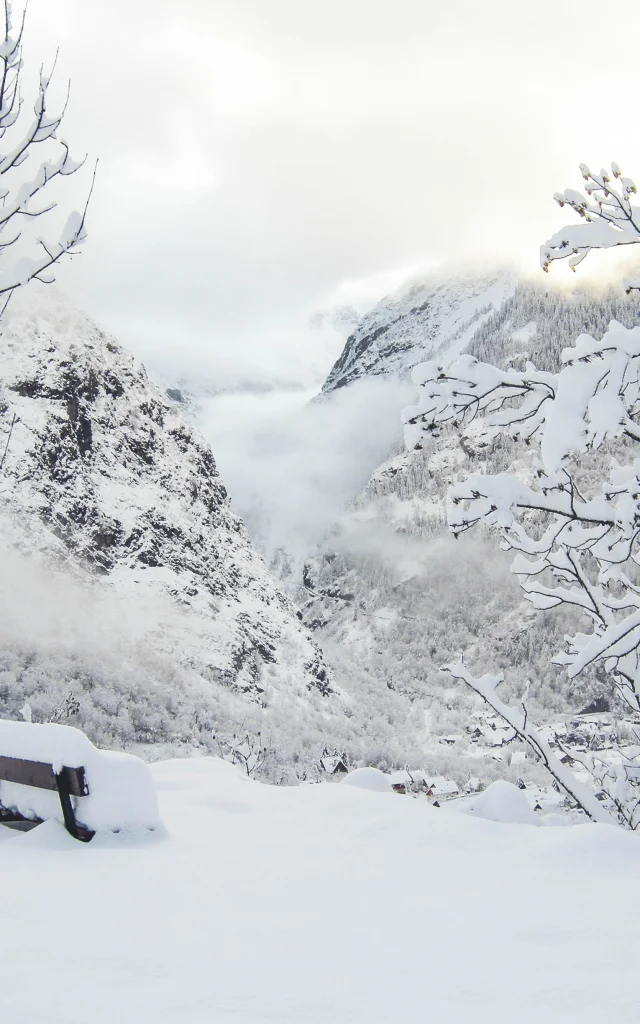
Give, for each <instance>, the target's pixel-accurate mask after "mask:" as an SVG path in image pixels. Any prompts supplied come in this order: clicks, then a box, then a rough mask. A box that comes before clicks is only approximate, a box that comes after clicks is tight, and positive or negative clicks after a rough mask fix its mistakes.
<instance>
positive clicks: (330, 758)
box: [320, 754, 349, 775]
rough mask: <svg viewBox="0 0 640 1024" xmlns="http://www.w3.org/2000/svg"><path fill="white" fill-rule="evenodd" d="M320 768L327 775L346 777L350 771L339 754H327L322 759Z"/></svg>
mask: <svg viewBox="0 0 640 1024" xmlns="http://www.w3.org/2000/svg"><path fill="white" fill-rule="evenodd" d="M320 767H321V768H322V771H323V772H326V774H327V775H346V774H347V772H348V771H349V769H348V768H347V765H346V764H345V760H344V758H343V757H340V755H339V754H325V755H323V757H321V758H320Z"/></svg>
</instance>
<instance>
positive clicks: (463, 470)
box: [298, 276, 640, 782]
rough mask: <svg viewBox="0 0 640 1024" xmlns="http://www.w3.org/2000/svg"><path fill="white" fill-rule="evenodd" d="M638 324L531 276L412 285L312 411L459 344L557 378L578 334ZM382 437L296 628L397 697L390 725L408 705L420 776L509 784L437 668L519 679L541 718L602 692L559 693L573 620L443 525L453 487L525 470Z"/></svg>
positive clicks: (372, 685) (384, 309) (482, 455)
mask: <svg viewBox="0 0 640 1024" xmlns="http://www.w3.org/2000/svg"><path fill="white" fill-rule="evenodd" d="M448 302H450V303H451V307H450V309H449V312H447V309H448V307H447V303H448ZM639 313H640V307H639V305H638V301H637V299H633V298H632V297H631V298H630V297H627V296H625V295H624V293H623V292H622V290H619V291H615V290H613V289H611V290H608V291H604V292H603V291H599V292H595V291H593V290H589V289H588V288H576V289H573V290H571V291H561V290H559V289H557V288H553V287H550V286H549V283H548V279H546V278H544V277H542V276H541V279H540V280H539V281H529V280H516V279H515V277H513V276H512V277H508V276H497V277H495V278H493V277H490V278H481V279H477V280H475V281H473V280H472V281H469V280H467V281H466V282H465V283H464V284H463V279H461V278H456V279H455V280H453V281H451V282H448V283H446V282H445V283H439V284H437V286H434V285H433V284H431V283H429V282H426V283H424V284H423V285H421V286H418V285H416V284H415V283H412V284H411V285H410V286H409V287H408V288H407V289H404V290H402V289H401V291H400V292H399V293H398V294H397V295H396V296H394V297H392V298H390V299H387V300H385V301H384V302H382V303H379V304H378V305H377V306H376V307H375V309H374V310H372V312H371V313H370V314H368V315H367V316H365V317H364V318H363V320H362V322H361V324H360V325H359V327H358V329H357V330H356V332H354V334H353V335H352V336H351V337H350V338H349V339H348V341H347V343H346V345H345V349H344V351H343V354H342V356H341V358H340V360H339V361H338V363H337V364H336V367H334V369H333V370H332V371H331V374H330V375H329V377H328V379H327V381H326V383H325V386H324V389H323V394H324V396H325V399H324V401H325V402H326V403H327V404H329V405H330V404H331V403H332V402H334V401H335V400H336V398H337V397H338V396H340V397H341V399H342V401H343V402H346V401H347V399H348V395H349V393H350V392H352V391H353V393H354V401H355V393H356V391H357V389H358V388H359V387H361V386H362V384H363V381H365V380H366V378H367V376H371V377H373V378H375V379H376V380H377V381H379V382H380V383H382V382H383V381H384V380H387V381H388V382H389V385H388V386H389V388H391V387H393V386H395V385H394V382H396V381H397V380H398V378H399V377H403V376H407V375H408V371H409V370H410V369H411V367H412V366H413V365H415V364H416V363H417V362H419V361H420V360H422V359H424V358H425V356H429V357H437V358H440V359H442V361H443V362H446V361H447V359H448V358H450V357H452V356H453V355H454V354H456V353H457V352H459V351H461V350H462V349H463V348H466V349H467V351H470V352H471V353H472V354H474V355H476V356H477V357H478V358H481V359H485V360H487V361H489V362H498V363H516V364H517V363H522V362H523V361H524V360H526V359H531V360H532V361H533V362H534V363H536V365H538V366H541V367H549V368H551V367H555V366H557V364H558V360H559V355H560V352H561V350H562V349H563V348H564V347H565V346H567V345H569V344H570V343H571V341H572V340H573V339H574V338H575V337H576V336H577V335H578V334H580V333H581V332H584V331H588V332H589V333H593V334H594V335H595V336H596V337H597V336H599V335H602V334H603V333H604V331H605V329H606V327H607V325H608V323H609V321H610V320H611V319H612V318H615V319H617V320H620V321H621V322H623V323H625V324H626V325H628V326H631V325H633V324H634V323H637V319H638V315H639ZM425 332H426V333H425ZM343 385H344V386H343ZM400 411H401V410H400V409H399V408H398V410H397V412H398V416H400ZM390 442H391V443H390V449H389V457H388V459H386V460H385V461H384V462H383V463H382V464H381V465H380V466H379V467H378V468H377V469H376V470H375V472H374V473H373V474H372V475H371V478H370V480H369V483H368V484H367V486H366V487H365V488H364V489H363V490H361V491H360V492H359V493H358V494H357V495H355V496H354V498H353V500H352V501H351V503H350V504H349V506H348V507H347V508H346V509H345V512H344V514H343V515H342V516H341V517H339V518H338V519H337V520H336V521H335V523H334V524H333V526H332V527H331V529H330V530H329V531H328V533H327V535H326V536H325V538H324V539H323V540H322V542H321V543H319V544H318V545H317V547H316V550H315V551H313V552H310V554H309V557H308V558H307V561H306V564H305V566H304V569H303V572H302V580H301V583H302V585H303V586H304V588H305V589H306V592H307V601H306V603H305V604H304V605H303V611H304V618H305V621H306V622H307V623H308V624H309V626H310V627H311V628H312V629H313V630H314V633H315V635H316V637H317V638H318V640H319V642H320V643H321V644H322V645H323V647H324V650H325V653H326V655H327V657H328V659H329V661H330V663H331V665H332V667H333V669H334V674H335V678H336V681H337V683H338V684H339V685H341V686H345V687H347V688H348V685H349V684H348V680H351V679H353V678H355V677H356V676H357V677H358V678H360V679H362V680H363V682H362V687H363V688H364V689H366V687H367V686H368V687H369V689H370V691H371V692H374V691H375V692H376V693H377V694H378V695H379V694H381V693H384V692H385V691H386V692H387V694H390V693H391V694H393V698H394V708H393V712H391V710H389V713H393V714H394V715H397V716H401V715H402V713H403V712H402V711H401V708H404V721H405V723H406V726H409V723H414V724H413V725H412V726H411V728H414V727H415V723H416V722H422V733H421V737H422V744H423V748H422V749H423V753H422V757H423V761H422V764H423V765H424V766H425V767H428V768H429V769H430V770H432V769H433V770H438V771H442V772H444V773H445V774H446V773H447V772H449V773H451V774H452V775H453V776H454V777H455V778H456V779H457V780H458V781H459V782H463V781H464V779H465V777H467V776H468V775H469V773H471V772H473V774H474V775H480V776H481V777H482V778H483V780H484V781H488V780H489V779H490V778H491V777H492V773H493V772H494V771H495V766H496V763H497V764H498V765H499V766H500V771H501V772H503V774H508V771H509V768H508V766H509V760H510V756H511V755H510V750H509V749H507V750H505V751H504V752H502V751H500V750H499V749H495V747H494V744H493V737H492V736H490V737H489V741H487V742H486V743H485V740H484V739H483V738H482V737H481V738H480V740H478V737H477V736H474V735H473V732H474V731H473V730H472V731H469V730H468V729H467V726H468V724H469V721H470V720H471V715H472V713H473V710H474V708H473V701H472V699H470V698H469V696H468V694H467V692H466V691H465V689H464V688H463V687H461V686H456V685H455V684H454V685H452V684H451V681H450V680H449V679H448V677H447V676H445V675H443V674H442V673H441V671H440V666H441V665H443V664H445V663H446V662H448V661H450V660H451V659H452V657H455V656H456V655H457V654H458V653H459V652H461V651H462V652H464V654H465V661H466V662H467V663H468V664H470V665H473V666H475V667H477V668H478V669H479V670H483V671H487V670H491V671H495V670H501V669H502V670H504V671H505V673H506V676H507V683H506V686H507V692H510V693H512V694H513V695H517V694H519V693H521V692H522V690H523V689H524V686H525V682H526V680H527V679H530V680H531V701H532V706H535V708H536V712H537V713H538V714H539V716H540V718H541V720H543V721H546V720H548V719H549V716H551V715H555V716H561V715H562V714H563V713H567V712H568V710H569V708H573V709H575V708H576V706H578V707H580V706H583V705H585V706H586V705H587V704H588V703H589V701H591V700H593V699H594V698H597V697H600V696H604V697H607V698H608V697H609V696H610V694H609V693H608V691H607V693H606V694H605V693H604V690H603V687H606V684H605V683H604V682H603V680H602V678H600V677H599V676H598V675H597V674H594V673H591V674H589V673H585V674H584V675H583V676H582V677H581V678H580V679H579V680H576V681H574V682H571V681H569V680H567V678H566V677H565V675H564V673H563V672H562V670H560V669H558V668H556V667H553V666H551V665H550V664H549V662H550V658H551V656H552V655H553V654H554V653H555V652H556V651H557V650H559V649H561V648H562V645H563V636H564V634H565V633H566V632H571V631H572V630H575V628H576V626H577V622H578V620H577V617H572V616H570V615H569V614H568V613H567V612H566V610H563V611H558V612H556V611H553V612H545V613H538V612H534V611H533V610H532V609H531V607H530V606H529V605H528V604H527V602H525V601H524V600H523V599H522V593H521V591H520V590H519V587H518V586H517V583H516V581H515V579H514V577H513V576H512V575H511V574H510V573H509V569H508V565H509V559H508V558H507V556H506V555H504V554H503V553H502V552H501V551H500V550H499V548H498V545H497V544H496V543H495V538H493V539H491V538H487V537H486V536H485V535H483V534H480V533H478V534H477V535H475V534H470V535H465V536H462V537H460V538H459V539H458V540H457V541H455V540H454V539H453V538H452V537H451V535H450V534H449V531H448V529H447V527H446V517H445V508H444V500H445V495H446V490H447V486H448V485H449V484H450V483H452V482H453V481H454V480H456V479H457V478H459V477H460V476H464V475H465V474H467V473H468V472H482V471H483V469H486V471H487V472H503V471H506V470H508V469H510V470H513V469H515V471H516V472H518V473H519V474H520V475H522V476H523V477H525V478H526V476H527V474H529V473H531V472H532V466H531V465H530V463H529V462H528V461H527V459H526V458H523V457H522V453H520V452H517V451H516V448H515V446H514V445H513V444H512V443H511V442H509V441H508V440H506V439H504V438H500V439H495V438H492V437H488V436H486V434H485V433H484V432H483V430H482V428H481V427H477V426H472V427H470V428H469V429H468V430H466V431H462V432H461V433H458V432H455V431H451V432H446V431H445V432H443V433H442V434H441V436H440V437H439V438H437V439H433V440H430V441H428V442H426V443H425V444H424V445H423V447H422V449H421V450H420V451H415V452H407V451H406V450H405V448H404V445H403V444H402V442H400V441H398V440H397V438H396V439H390ZM301 599H302V598H301V597H298V600H301ZM378 699H379V700H382V698H381V697H380V696H378ZM406 726H404V725H403V726H401V727H400V731H402V729H403V728H405V727H406ZM481 731H482V730H481ZM443 737H444V738H445V739H444V740H443ZM446 737H449V740H446ZM474 764H475V770H474V767H473V766H474Z"/></svg>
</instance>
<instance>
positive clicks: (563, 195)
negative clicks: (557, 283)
mask: <svg viewBox="0 0 640 1024" xmlns="http://www.w3.org/2000/svg"><path fill="white" fill-rule="evenodd" d="M580 170H581V172H582V177H583V178H584V180H585V182H586V185H585V186H584V191H585V193H586V194H585V195H583V193H582V192H577V191H576V190H575V189H572V188H568V189H565V191H564V192H556V194H555V196H554V199H555V200H556V202H557V203H558V204H559V205H560V206H569V207H571V209H572V210H574V211H575V212H576V213H577V214H578V216H579V217H581V218H582V220H583V221H584V223H583V224H572V225H567V227H564V228H561V230H560V231H556V233H555V234H554V235H552V236H551V238H550V239H549V240H548V241H546V242H545V243H544V245H542V246H541V247H540V264H541V266H542V269H543V270H545V271H546V270H548V269H549V266H550V264H551V263H552V262H553V260H562V259H566V258H567V257H569V266H570V267H571V269H572V270H575V269H576V267H577V266H578V264H580V263H582V260H583V259H584V258H585V257H586V256H588V255H589V253H590V252H591V250H592V249H609V248H611V247H612V246H616V245H634V244H635V243H637V242H640V206H633V205H632V203H631V196H633V195H635V194H636V192H637V189H636V186H635V184H634V182H633V181H632V180H631V178H625V177H624V175H623V174H622V172H621V170H620V168H619V167H618V165H617V164H615V163H612V165H611V173H609V172H608V171H607V170H606V169H605V168H603V169H602V170H601V171H600V173H599V174H594V173H592V172H591V171H590V170H589V168H588V167H587V165H586V164H580ZM614 182H615V184H614ZM625 287H626V289H627V291H631V290H632V289H640V280H630V281H625Z"/></svg>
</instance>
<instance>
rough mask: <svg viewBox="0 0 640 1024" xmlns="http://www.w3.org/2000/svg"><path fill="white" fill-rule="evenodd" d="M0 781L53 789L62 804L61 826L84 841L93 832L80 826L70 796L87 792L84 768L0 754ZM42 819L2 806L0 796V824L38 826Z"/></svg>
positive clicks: (79, 795)
mask: <svg viewBox="0 0 640 1024" xmlns="http://www.w3.org/2000/svg"><path fill="white" fill-rule="evenodd" d="M0 782H15V783H18V784H19V785H20V786H33V787H34V788H36V789H48V790H51V791H53V792H54V793H55V792H57V794H58V797H59V798H60V806H61V807H62V817H63V819H64V826H65V828H66V830H67V832H68V833H69V835H71V836H73V838H74V839H78V840H79V841H80V842H81V843H88V842H89V841H90V840H91V839H93V837H94V835H95V832H92V831H91V830H90V829H88V828H85V826H84V825H81V824H80V823H79V822H78V821H77V819H76V815H75V811H74V808H73V803H72V801H71V797H72V796H75V797H83V796H88V795H89V786H88V785H87V782H86V779H85V770H84V768H61V769H60V771H59V772H56V771H55V770H54V767H53V765H52V764H47V763H46V761H25V760H23V759H22V758H19V757H2V756H0ZM42 821H43V819H42V818H27V817H25V816H24V815H22V814H19V813H18V812H17V811H15V810H12V809H11V808H10V807H3V805H2V800H1V796H0V823H2V824H7V825H14V827H20V824H19V823H24V826H25V827H27V828H29V827H31V826H34V825H41V824H42Z"/></svg>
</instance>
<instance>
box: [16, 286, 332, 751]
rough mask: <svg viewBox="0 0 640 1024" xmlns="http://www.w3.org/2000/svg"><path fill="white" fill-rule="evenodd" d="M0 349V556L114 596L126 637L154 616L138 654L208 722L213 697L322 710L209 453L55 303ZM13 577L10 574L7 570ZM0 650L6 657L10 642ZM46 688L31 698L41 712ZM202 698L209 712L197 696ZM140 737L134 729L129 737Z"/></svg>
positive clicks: (309, 652)
mask: <svg viewBox="0 0 640 1024" xmlns="http://www.w3.org/2000/svg"><path fill="white" fill-rule="evenodd" d="M0 344H1V346H2V349H1V352H2V359H1V366H2V375H1V383H0V460H2V462H1V472H0V502H1V509H0V511H1V516H0V527H1V529H2V534H3V540H4V544H3V550H4V557H5V558H6V557H7V555H6V553H7V552H8V551H11V552H12V553H13V554H12V557H13V558H14V559H15V558H16V557H17V555H16V553H22V554H23V555H24V556H25V557H28V558H29V560H30V562H29V564H30V565H31V566H33V563H34V562H37V563H39V564H42V565H46V566H48V567H49V570H50V571H51V572H52V573H55V574H56V575H55V577H53V576H52V579H54V578H55V580H56V581H57V582H56V583H55V584H53V583H52V587H53V586H56V587H60V588H61V589H64V587H65V586H66V584H65V583H64V582H63V580H67V579H68V578H69V576H72V577H73V578H74V579H75V580H76V584H77V585H78V586H80V585H82V586H88V587H89V588H90V590H91V592H92V593H93V594H95V593H96V592H97V593H98V594H101V595H102V598H103V599H104V597H105V595H111V598H112V601H111V604H112V605H113V604H114V603H118V606H119V607H120V608H121V609H122V608H124V607H125V606H126V608H128V610H129V611H128V612H127V614H126V615H124V617H123V616H122V615H121V616H120V617H119V618H118V623H119V625H118V629H123V628H124V629H125V632H126V628H125V623H124V619H126V618H127V617H128V616H129V615H132V616H134V617H135V616H136V615H137V614H140V615H142V612H141V610H140V609H142V608H143V607H147V608H155V611H153V612H150V613H149V615H148V618H149V621H150V623H151V626H150V629H149V630H147V633H146V634H145V642H146V643H148V644H149V645H150V646H151V648H152V649H153V652H154V653H155V654H156V655H159V656H164V657H165V658H169V659H170V660H171V662H172V663H173V665H174V666H181V668H182V669H183V670H189V671H190V672H192V674H193V673H195V675H196V676H197V677H198V679H199V681H200V684H202V683H203V682H204V683H206V684H209V695H208V705H209V711H210V714H209V719H211V720H214V722H215V719H216V714H215V713H214V711H215V708H216V705H217V704H219V703H220V700H221V694H224V693H225V692H229V693H231V694H235V695H240V696H242V695H244V700H245V703H246V701H248V702H250V703H252V704H254V705H256V706H257V707H260V706H264V707H269V706H270V705H272V704H273V703H274V702H276V701H278V700H280V701H282V700H283V699H284V695H286V696H287V699H293V700H301V701H304V700H305V699H306V698H307V697H308V696H309V695H312V694H315V695H316V696H317V697H319V698H322V700H323V701H325V700H327V699H329V698H328V695H329V694H330V692H331V687H330V684H329V679H328V675H327V670H326V667H325V665H324V662H323V659H322V655H321V652H320V650H319V648H318V647H317V645H316V644H315V643H314V642H313V640H312V639H311V638H310V637H309V635H308V633H307V631H306V629H305V628H304V627H303V626H302V625H301V623H300V622H299V620H298V618H297V617H296V614H295V610H294V608H293V606H292V605H291V603H290V602H289V601H288V599H287V598H286V597H285V595H284V594H283V592H282V591H281V590H280V589H279V588H278V587H277V586H276V584H275V582H274V581H273V579H272V577H271V575H270V573H269V571H268V569H267V567H266V566H265V564H264V562H263V560H262V558H261V557H260V556H259V555H258V554H257V553H256V552H255V551H254V550H253V549H252V547H251V545H250V542H249V540H248V537H247V534H246V531H245V529H244V526H243V524H242V521H241V520H240V519H239V518H238V516H237V515H236V514H235V513H234V512H233V511H232V510H231V508H230V506H229V502H228V500H227V496H226V491H225V488H224V485H223V483H222V481H221V480H220V477H219V475H218V472H217V469H216V465H215V462H214V459H213V456H212V454H211V451H210V449H209V447H208V445H207V444H206V442H205V441H204V439H203V438H202V437H201V436H200V434H199V433H198V432H197V430H195V429H194V428H193V426H192V425H190V424H189V423H188V422H187V421H186V420H185V419H184V417H183V416H182V415H181V413H180V412H179V410H177V408H176V406H175V404H174V403H172V402H170V401H169V400H168V399H167V397H166V396H165V395H164V394H163V393H162V392H161V391H160V390H159V389H158V388H157V387H156V386H155V385H154V384H152V383H151V382H150V381H149V380H148V378H147V376H146V373H145V371H144V369H143V368H142V367H141V366H140V365H138V364H136V362H135V361H134V359H133V358H132V357H131V356H129V355H128V354H127V353H126V352H125V351H124V350H123V349H122V348H120V346H119V345H118V344H117V343H116V342H115V341H114V339H113V338H110V337H107V336H105V335H104V334H103V332H102V331H100V330H99V329H98V328H97V327H96V326H95V325H94V324H93V323H91V321H89V320H88V319H87V318H85V317H84V316H82V315H81V314H79V313H77V312H76V311H74V310H72V309H70V308H69V306H68V305H67V304H66V303H65V302H64V301H63V300H62V299H60V298H56V297H53V298H52V297H51V296H47V297H46V299H42V298H40V297H39V296H38V294H37V293H34V292H33V291H31V292H30V293H29V296H28V298H27V299H25V300H23V302H22V303H21V304H20V305H18V304H16V307H14V309H13V310H12V313H11V316H10V317H9V318H8V320H7V323H6V324H5V325H4V333H3V336H2V339H1V342H0ZM61 567H62V568H64V570H65V572H66V576H65V577H64V578H63V577H60V575H59V571H60V568H61ZM12 571H13V576H14V577H16V578H17V577H19V576H20V575H21V570H20V569H19V568H17V563H16V562H15V561H14V563H13V570H12ZM22 576H24V573H22ZM6 579H7V577H6V576H5V581H6ZM5 599H6V589H5ZM78 603H79V602H78V600H76V603H75V607H76V609H77V605H78ZM80 603H81V602H80ZM7 615H11V610H10V609H9V610H8V611H7ZM4 618H5V620H6V616H4ZM65 628H66V627H65ZM69 628H71V627H70V625H69ZM88 628H89V627H88ZM0 632H1V630H0ZM37 632H38V630H37V628H36V629H35V630H32V635H33V634H35V635H33V647H34V649H36V648H37V646H38V643H37ZM63 632H64V630H63ZM117 639H118V638H117V637H116V638H114V640H117ZM3 640H4V643H3V651H4V655H3V656H4V657H5V658H6V657H8V654H7V652H8V650H9V647H10V640H11V638H10V637H9V638H8V637H6V636H5V637H3ZM21 643H22V644H23V648H24V644H25V643H26V641H25V640H24V639H23V640H22V641H21ZM14 654H15V651H14ZM12 664H13V670H12V671H13V676H12V684H11V686H10V687H9V691H10V692H8V691H7V688H5V691H4V697H5V700H4V702H3V703H4V707H3V713H5V714H6V713H7V712H9V713H11V714H15V713H16V711H17V708H18V707H19V706H20V705H19V703H18V702H19V701H20V700H24V698H25V696H28V697H29V698H30V699H31V696H32V694H31V693H28V692H27V690H28V689H29V687H27V686H26V683H24V680H25V679H26V676H25V671H26V669H25V670H24V671H23V672H22V675H21V676H20V673H18V674H17V676H16V672H17V670H16V668H15V664H14V663H13V662H12ZM3 667H4V669H5V671H6V672H7V671H9V669H7V665H6V662H5V664H4V665H3ZM27 668H28V666H27ZM27 675H28V672H27ZM18 676H19V677H20V678H21V679H22V680H23V683H24V685H22V686H21V685H20V678H18ZM5 679H6V676H5ZM32 682H33V680H32ZM30 685H31V684H30ZM46 685H47V683H46V680H45V681H44V682H42V680H41V686H40V691H38V690H37V687H36V689H35V690H34V694H33V695H34V696H35V698H36V699H40V704H41V707H42V714H43V715H45V714H46V711H47V701H46V700H44V701H43V698H42V692H41V691H42V690H43V689H46ZM166 688H167V692H168V689H170V682H168V681H167V683H166ZM54 689H55V688H54ZM94 689H95V688H92V687H91V686H89V685H87V686H86V687H84V688H83V698H84V699H85V700H86V701H87V702H89V703H92V702H93V704H96V701H97V697H96V694H95V692H94ZM38 694H39V695H40V696H39V697H38ZM199 694H200V696H199V700H200V703H201V705H202V704H203V705H204V707H205V708H206V706H207V694H206V687H205V689H202V686H200V690H199ZM1 696H2V694H0V697H1ZM59 696H60V693H59V690H58V691H57V692H55V693H52V695H51V700H50V701H49V710H50V709H51V704H52V703H53V704H55V701H56V700H57V699H58V698H59ZM165 698H166V693H165V695H164V697H163V700H165ZM167 699H168V698H167ZM201 710H202V708H201ZM88 717H89V718H91V715H89V716H88ZM205 717H206V716H205ZM240 724H241V721H239V722H237V726H239V725H240ZM114 730H115V732H116V733H117V724H116V725H114ZM152 731H153V730H152ZM134 732H135V730H134ZM193 732H194V736H197V735H198V729H196V728H194V730H193ZM160 733H162V730H160ZM146 736H147V733H146V732H145V730H144V729H141V730H139V734H138V735H137V736H136V737H135V738H136V739H138V740H140V739H144V738H145V737H146ZM153 738H154V739H166V738H167V737H166V736H163V735H162V734H160V735H156V736H154V737H153Z"/></svg>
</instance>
